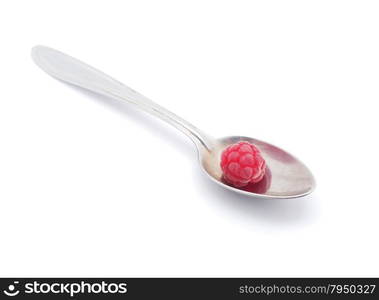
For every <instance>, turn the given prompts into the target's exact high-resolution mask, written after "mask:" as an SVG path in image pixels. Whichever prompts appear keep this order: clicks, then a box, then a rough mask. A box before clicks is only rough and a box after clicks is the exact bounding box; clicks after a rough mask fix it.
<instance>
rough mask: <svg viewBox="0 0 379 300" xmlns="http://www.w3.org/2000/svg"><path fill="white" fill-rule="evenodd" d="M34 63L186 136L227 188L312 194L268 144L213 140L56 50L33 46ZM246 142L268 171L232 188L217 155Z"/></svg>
mask: <svg viewBox="0 0 379 300" xmlns="http://www.w3.org/2000/svg"><path fill="white" fill-rule="evenodd" d="M32 57H33V59H34V61H35V63H36V64H37V65H38V66H39V67H40V68H41V69H43V70H44V71H46V72H47V73H48V74H50V75H51V76H53V77H55V78H57V79H60V80H63V81H65V82H68V83H70V84H73V85H76V86H80V87H82V88H84V89H87V90H90V91H93V92H95V93H98V94H101V95H105V96H108V97H112V98H116V99H120V100H126V101H128V102H129V103H131V104H134V105H136V106H137V107H139V108H141V109H142V110H144V111H146V112H148V113H150V114H152V115H155V116H157V117H159V118H160V119H162V120H164V121H166V122H168V123H169V124H171V125H173V126H174V127H175V128H177V129H179V130H180V131H182V132H183V133H185V134H186V135H187V136H188V137H189V138H190V139H191V140H192V141H193V142H194V144H195V145H196V148H197V150H198V154H199V162H200V165H201V167H202V169H203V170H204V171H205V172H206V173H207V174H208V175H209V177H210V178H211V179H212V180H213V181H215V182H216V183H218V184H220V185H221V186H223V187H225V188H226V189H229V190H232V191H235V192H237V193H242V194H245V195H249V196H253V197H259V198H295V197H302V196H305V195H307V194H309V193H311V192H312V191H313V189H314V187H315V181H314V178H313V176H312V174H311V172H310V171H309V170H308V168H307V167H306V166H305V165H304V164H303V163H301V162H300V161H299V160H298V159H296V158H295V157H294V156H292V155H291V154H289V153H288V152H286V151H284V150H282V149H280V148H278V147H276V146H273V145H271V144H268V143H265V142H262V141H259V140H256V139H253V138H249V137H242V136H232V137H225V138H220V139H213V138H211V137H209V136H208V135H206V134H205V133H203V132H202V131H200V130H199V129H198V128H196V127H195V126H193V125H192V124H190V123H188V122H187V121H185V120H183V119H182V118H180V117H179V116H177V115H175V114H174V113H172V112H170V111H168V110H167V109H165V108H163V107H162V106H160V105H158V104H156V103H154V102H153V101H151V100H150V99H148V98H146V97H145V96H143V95H141V94H139V93H138V92H136V91H134V90H133V89H131V88H129V87H127V86H126V85H124V84H122V83H120V82H118V81H117V80H115V79H113V78H111V77H109V76H108V75H106V74H104V73H102V72H101V71H99V70H96V69H94V68H92V67H90V66H88V65H87V64H85V63H83V62H81V61H79V60H77V59H75V58H73V57H70V56H68V55H66V54H64V53H61V52H59V51H57V50H54V49H51V48H48V47H44V46H36V47H34V48H33V50H32ZM238 141H248V142H251V143H252V144H254V145H256V146H257V147H258V148H259V149H260V150H261V152H262V156H263V157H264V159H265V160H266V162H267V166H268V168H267V169H266V175H265V177H264V178H263V180H262V181H260V182H259V183H257V184H253V185H249V186H247V187H244V188H235V187H232V186H229V185H228V184H226V183H225V182H224V181H223V179H222V171H221V168H220V156H221V152H222V150H223V149H225V147H226V146H228V145H230V144H233V143H236V142H238Z"/></svg>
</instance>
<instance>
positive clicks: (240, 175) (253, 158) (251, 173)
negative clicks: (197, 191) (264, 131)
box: [220, 142, 266, 187]
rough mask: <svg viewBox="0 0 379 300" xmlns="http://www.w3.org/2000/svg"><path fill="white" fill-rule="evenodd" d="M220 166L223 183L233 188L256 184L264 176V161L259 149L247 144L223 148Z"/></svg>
mask: <svg viewBox="0 0 379 300" xmlns="http://www.w3.org/2000/svg"><path fill="white" fill-rule="evenodd" d="M220 165H221V169H222V171H223V176H224V179H225V181H226V182H228V183H230V184H232V185H233V186H235V187H244V186H246V185H248V184H249V183H257V182H259V181H260V180H262V178H263V176H264V175H265V168H266V162H265V160H264V159H263V157H262V156H261V153H260V151H259V149H258V148H257V147H256V146H254V145H252V144H250V143H248V142H239V143H236V144H233V145H230V146H228V147H227V148H225V150H224V151H223V152H222V154H221V163H220Z"/></svg>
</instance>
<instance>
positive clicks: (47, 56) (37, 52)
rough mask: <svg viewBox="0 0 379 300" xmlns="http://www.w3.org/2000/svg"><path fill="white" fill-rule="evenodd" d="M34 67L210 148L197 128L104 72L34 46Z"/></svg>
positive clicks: (209, 144)
mask: <svg viewBox="0 0 379 300" xmlns="http://www.w3.org/2000/svg"><path fill="white" fill-rule="evenodd" d="M32 57H33V59H34V61H35V63H36V64H37V65H38V66H39V67H40V68H41V69H43V70H44V71H45V72H47V73H48V74H50V75H51V76H53V77H55V78H57V79H60V80H62V81H65V82H68V83H70V84H73V85H76V86H79V87H82V88H84V89H87V90H90V91H92V92H95V93H98V94H101V95H104V96H108V97H111V98H116V99H121V100H126V101H128V102H129V103H132V104H135V105H136V106H137V107H139V108H141V109H142V110H144V111H146V112H148V113H150V114H152V115H154V116H157V117H158V118H160V119H162V120H164V121H166V122H167V123H169V124H171V125H173V126H174V127H175V128H177V129H179V130H180V131H182V132H183V133H185V134H186V135H187V136H189V137H190V138H191V140H192V141H193V142H194V143H195V144H196V146H198V147H199V146H203V147H204V148H206V149H208V150H209V149H210V148H211V139H210V138H208V137H207V136H206V135H205V134H204V133H202V132H201V131H200V130H199V129H198V128H196V127H195V126H193V125H192V124H190V123H189V122H187V121H185V120H184V119H182V118H180V117H179V116H177V115H176V114H174V113H172V112H170V111H169V110H167V109H165V108H164V107H162V106H160V105H158V104H156V103H155V102H153V101H151V100H150V99H148V98H147V97H145V96H143V95H141V94H140V93H138V92H136V91H135V90H133V89H131V88H129V87H127V86H126V85H124V84H122V83H121V82H119V81H117V80H115V79H113V78H112V77H110V76H108V75H106V74H104V73H103V72H101V71H99V70H97V69H95V68H93V67H91V66H89V65H87V64H85V63H83V62H81V61H79V60H77V59H75V58H73V57H71V56H68V55H66V54H64V53H62V52H59V51H57V50H54V49H51V48H48V47H44V46H36V47H34V48H33V49H32Z"/></svg>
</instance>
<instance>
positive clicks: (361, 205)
mask: <svg viewBox="0 0 379 300" xmlns="http://www.w3.org/2000/svg"><path fill="white" fill-rule="evenodd" d="M378 16H379V3H378V2H377V1H330V0H328V1H204V0H202V1H193V0H192V1H109V0H108V1H93V0H92V1H68V0H66V1H37V0H34V1H17V0H14V1H2V2H1V4H0V33H1V34H0V37H1V40H0V43H1V47H0V54H1V55H0V84H1V85H0V87H1V89H0V212H1V217H0V237H1V246H0V275H1V276H379V260H378V251H379V243H378V228H379V218H378V209H379V204H378V203H379V198H378V194H377V187H378V176H377V174H378V167H379V164H378V155H379V147H378V133H377V129H378V127H379V126H378V125H379V124H378V123H379V121H378V104H377V103H378V97H379V88H378V87H379V85H378V83H379V39H378V36H379V17H378ZM36 44H43V45H47V46H50V47H53V48H57V49H59V50H61V51H63V52H66V53H68V54H70V55H72V56H74V57H77V58H79V59H81V60H84V61H86V62H87V63H89V64H91V65H94V66H95V67H97V68H99V69H101V70H104V71H105V72H106V73H109V74H110V75H112V76H113V77H115V78H117V79H119V80H121V81H123V82H125V83H126V84H127V85H129V86H131V87H132V88H134V89H136V90H137V91H140V92H141V93H143V94H145V95H146V96H148V97H150V98H152V99H154V100H155V101H157V102H158V103H160V104H161V105H163V106H165V107H167V108H168V109H170V110H172V111H174V112H175V113H177V114H179V115H180V116H182V117H184V118H185V119H188V120H189V121H191V122H193V123H194V124H195V125H197V126H198V127H199V128H201V129H203V130H204V131H206V132H208V133H210V134H211V135H213V136H216V137H217V136H226V135H233V134H237V135H248V136H252V137H255V138H259V139H262V140H266V141H269V142H271V143H273V144H276V145H278V146H281V147H283V148H284V149H286V150H289V151H290V152H291V153H294V154H295V155H296V156H297V157H299V158H301V159H302V160H303V161H304V162H305V163H306V164H307V165H308V166H309V167H310V169H311V170H312V171H313V173H314V175H315V177H316V179H317V183H318V187H317V189H316V191H315V193H314V194H313V195H311V196H309V197H306V198H301V199H294V200H285V201H278V200H271V201H262V200H254V199H250V198H246V197H243V196H241V195H237V194H233V193H231V192H228V191H226V190H224V189H222V188H221V187H219V186H217V185H215V184H214V183H213V182H211V181H209V180H208V178H207V177H206V176H205V175H203V173H202V172H201V171H200V168H199V166H198V165H197V159H196V152H195V148H194V147H193V145H192V143H191V141H190V140H188V139H187V138H186V137H185V136H182V135H181V133H180V132H177V131H175V129H173V128H171V127H169V125H166V124H164V123H162V122H161V121H159V120H155V119H154V118H153V117H150V116H148V115H146V114H145V113H142V112H139V111H137V110H135V109H134V108H132V107H131V106H129V105H128V104H124V103H119V102H117V101H113V100H107V99H104V98H101V97H94V96H93V95H92V94H90V93H87V92H83V91H82V90H80V89H77V88H72V87H70V86H68V85H66V84H63V83H61V82H58V81H56V80H54V79H52V78H51V77H49V76H48V75H47V74H45V73H44V72H42V71H41V70H40V69H39V68H37V67H36V66H35V65H34V63H33V62H32V60H31V58H30V49H31V48H32V46H34V45H36Z"/></svg>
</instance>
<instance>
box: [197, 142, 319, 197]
mask: <svg viewBox="0 0 379 300" xmlns="http://www.w3.org/2000/svg"><path fill="white" fill-rule="evenodd" d="M241 141H245V142H249V143H251V144H253V145H255V146H257V147H258V148H259V150H260V152H261V155H262V157H263V158H264V159H265V161H266V165H267V167H266V172H265V176H264V178H263V179H262V180H261V181H259V182H258V183H254V184H249V185H247V186H245V187H241V188H237V187H234V186H232V185H230V184H228V183H227V182H225V180H224V179H223V176H222V170H221V167H220V159H221V153H222V151H223V150H224V149H225V148H226V147H228V146H230V145H232V144H235V143H238V142H241ZM211 145H212V147H211V149H210V151H208V150H207V149H206V148H205V147H203V146H201V145H200V146H198V151H199V162H200V165H201V167H202V169H203V170H204V171H205V173H206V174H207V175H208V176H209V177H210V179H212V180H213V181H214V182H216V183H217V184H219V185H221V186H223V187H224V188H226V189H228V190H232V191H234V192H237V193H240V194H245V195H248V196H252V197H256V198H282V199H283V198H297V197H302V196H306V195H308V194H310V193H311V192H312V191H313V190H314V188H315V180H314V177H313V175H312V173H311V172H310V171H309V169H308V168H307V167H306V166H305V165H304V164H303V163H302V162H301V161H300V160H298V159H297V158H296V157H294V156H293V155H291V154H290V153H288V152H286V151H284V150H283V149H281V148H278V147H276V146H274V145H272V144H269V143H266V142H263V141H260V140H257V139H254V138H250V137H246V136H227V137H224V138H220V139H217V140H214V141H213V142H212V143H211Z"/></svg>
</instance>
